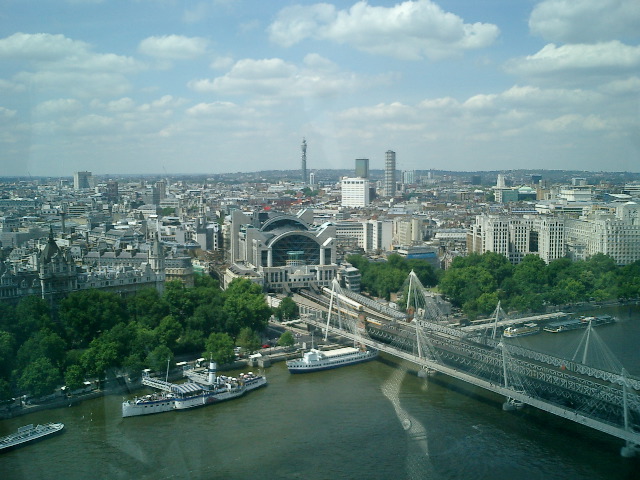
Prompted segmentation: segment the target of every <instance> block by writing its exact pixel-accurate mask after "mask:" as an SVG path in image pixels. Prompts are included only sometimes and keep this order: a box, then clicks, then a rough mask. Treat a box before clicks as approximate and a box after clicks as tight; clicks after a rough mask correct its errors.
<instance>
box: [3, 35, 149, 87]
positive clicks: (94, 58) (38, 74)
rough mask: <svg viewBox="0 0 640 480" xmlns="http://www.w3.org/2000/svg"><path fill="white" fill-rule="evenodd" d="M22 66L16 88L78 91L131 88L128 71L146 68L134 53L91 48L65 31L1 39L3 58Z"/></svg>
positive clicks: (17, 76) (15, 77)
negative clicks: (57, 33) (124, 54)
mask: <svg viewBox="0 0 640 480" xmlns="http://www.w3.org/2000/svg"><path fill="white" fill-rule="evenodd" d="M3 59H7V60H12V61H13V63H15V64H17V65H18V68H19V69H20V70H19V71H17V73H15V75H14V76H13V78H12V83H13V85H14V89H18V90H20V89H24V88H26V86H29V88H38V89H43V90H55V91H60V92H64V95H65V96H75V95H120V94H122V93H124V92H125V91H127V90H128V89H129V88H130V83H129V81H128V79H127V75H128V74H133V73H137V72H139V71H141V70H142V69H144V66H143V65H142V64H140V63H139V62H137V61H136V60H134V59H133V58H131V57H127V56H122V55H115V54H112V53H107V54H101V53H95V52H92V51H91V47H90V45H89V44H87V43H85V42H80V41H77V40H72V39H70V38H67V37H65V36H64V35H51V34H47V33H38V34H25V33H16V34H13V35H11V36H9V37H6V38H3V39H0V60H3Z"/></svg>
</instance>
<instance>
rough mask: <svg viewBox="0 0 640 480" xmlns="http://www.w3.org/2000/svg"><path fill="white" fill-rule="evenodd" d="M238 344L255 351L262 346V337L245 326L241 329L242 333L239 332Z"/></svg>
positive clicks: (249, 350)
mask: <svg viewBox="0 0 640 480" xmlns="http://www.w3.org/2000/svg"><path fill="white" fill-rule="evenodd" d="M236 345H237V346H239V347H241V348H242V349H244V351H246V352H250V353H253V352H255V351H256V350H258V349H259V348H260V337H259V336H258V334H257V333H256V332H254V331H253V330H251V329H250V328H249V327H244V328H243V329H242V330H240V333H238V337H237V338H236Z"/></svg>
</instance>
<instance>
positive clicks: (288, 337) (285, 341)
mask: <svg viewBox="0 0 640 480" xmlns="http://www.w3.org/2000/svg"><path fill="white" fill-rule="evenodd" d="M295 342H296V341H295V338H293V334H292V333H291V332H290V331H289V330H287V331H285V332H284V333H283V334H282V335H280V338H279V339H278V345H280V346H281V347H293V345H294V344H295Z"/></svg>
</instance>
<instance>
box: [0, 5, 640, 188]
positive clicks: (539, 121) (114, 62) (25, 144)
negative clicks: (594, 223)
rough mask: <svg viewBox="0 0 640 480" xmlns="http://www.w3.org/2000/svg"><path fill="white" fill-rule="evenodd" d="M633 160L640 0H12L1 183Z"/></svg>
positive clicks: (5, 49) (2, 82) (2, 55)
mask: <svg viewBox="0 0 640 480" xmlns="http://www.w3.org/2000/svg"><path fill="white" fill-rule="evenodd" d="M303 137H305V138H306V140H307V144H308V149H307V166H308V169H309V170H313V169H321V168H353V166H354V159H355V158H369V159H370V162H371V168H373V169H377V168H378V169H379V168H383V166H384V152H385V151H387V150H389V149H391V150H394V151H395V152H396V154H397V165H398V169H400V170H412V169H419V170H423V169H431V168H433V169H447V170H507V169H517V168H528V169H577V170H595V171H601V170H604V171H633V172H640V2H638V0H542V1H534V0H530V1H527V0H518V1H513V0H482V1H472V0H448V1H447V0H440V1H431V0H414V1H405V2H397V3H396V2H387V1H374V0H370V1H367V2H364V1H361V2H354V1H350V2H334V3H319V2H311V1H287V2H285V1H282V2H278V1H263V0H253V1H248V0H203V1H186V0H102V1H101V0H66V1H65V0H3V2H2V8H0V167H1V171H0V175H27V174H30V175H33V176H38V175H71V174H72V173H73V172H74V171H78V170H89V171H92V172H93V173H94V174H109V173H113V174H116V173H131V174H135V173H140V174H147V173H163V172H167V173H225V172H239V171H257V170H266V169H276V170H282V169H292V168H299V165H300V153H301V152H300V144H301V141H302V138H303Z"/></svg>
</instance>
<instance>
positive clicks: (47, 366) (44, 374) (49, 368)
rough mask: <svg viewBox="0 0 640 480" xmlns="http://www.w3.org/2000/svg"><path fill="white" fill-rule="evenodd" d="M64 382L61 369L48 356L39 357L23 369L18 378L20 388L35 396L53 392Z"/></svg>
mask: <svg viewBox="0 0 640 480" xmlns="http://www.w3.org/2000/svg"><path fill="white" fill-rule="evenodd" d="M61 383H62V376H61V375H60V371H59V370H58V369H57V368H56V367H55V366H54V365H53V364H52V363H51V361H50V360H49V359H48V358H44V357H41V358H37V359H36V360H34V361H33V362H32V363H30V364H29V365H27V366H26V367H25V368H24V370H22V372H21V374H20V377H19V378H18V388H20V389H21V390H22V391H24V392H28V393H30V394H31V395H33V396H34V397H43V396H45V395H49V394H51V393H53V391H54V390H55V388H56V387H57V386H58V385H60V384H61Z"/></svg>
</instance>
